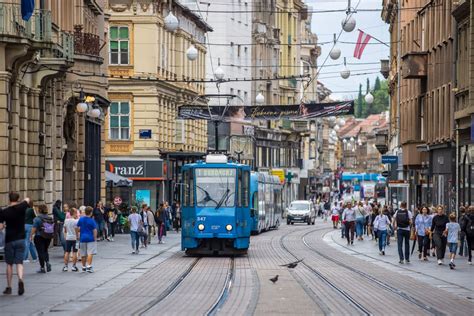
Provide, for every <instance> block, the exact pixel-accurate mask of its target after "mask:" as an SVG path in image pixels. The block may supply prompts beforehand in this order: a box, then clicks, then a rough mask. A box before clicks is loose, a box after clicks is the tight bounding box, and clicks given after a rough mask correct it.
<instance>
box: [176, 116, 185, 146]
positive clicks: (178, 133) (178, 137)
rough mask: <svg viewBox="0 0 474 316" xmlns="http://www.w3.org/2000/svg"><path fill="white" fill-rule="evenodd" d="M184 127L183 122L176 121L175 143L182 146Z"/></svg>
mask: <svg viewBox="0 0 474 316" xmlns="http://www.w3.org/2000/svg"><path fill="white" fill-rule="evenodd" d="M184 127H185V124H184V120H176V127H175V133H174V135H175V137H174V141H175V143H178V144H184V136H185V131H184Z"/></svg>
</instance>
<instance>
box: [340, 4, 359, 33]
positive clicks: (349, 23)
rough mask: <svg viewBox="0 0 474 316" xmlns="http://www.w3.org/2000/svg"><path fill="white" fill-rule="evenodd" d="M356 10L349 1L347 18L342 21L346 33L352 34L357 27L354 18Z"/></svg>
mask: <svg viewBox="0 0 474 316" xmlns="http://www.w3.org/2000/svg"><path fill="white" fill-rule="evenodd" d="M355 12H356V11H355V9H354V8H352V7H351V0H347V10H346V17H345V18H344V19H343V20H342V21H341V25H342V29H343V30H344V31H346V32H348V33H349V32H352V31H353V30H354V29H355V27H356V20H355V19H354V18H353V17H352V15H353V14H354V13H355Z"/></svg>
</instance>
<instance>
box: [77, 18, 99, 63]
mask: <svg viewBox="0 0 474 316" xmlns="http://www.w3.org/2000/svg"><path fill="white" fill-rule="evenodd" d="M74 51H75V53H76V54H79V55H90V56H95V57H100V37H99V36H98V35H95V34H91V33H85V32H83V31H82V25H75V26H74Z"/></svg>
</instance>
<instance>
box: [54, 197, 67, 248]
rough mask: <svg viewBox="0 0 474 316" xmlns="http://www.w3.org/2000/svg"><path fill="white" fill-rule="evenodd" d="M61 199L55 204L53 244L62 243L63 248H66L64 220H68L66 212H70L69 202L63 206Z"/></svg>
mask: <svg viewBox="0 0 474 316" xmlns="http://www.w3.org/2000/svg"><path fill="white" fill-rule="evenodd" d="M61 205H62V202H61V200H57V201H56V202H55V203H54V205H53V219H54V238H53V246H59V245H61V246H62V247H63V250H65V249H66V239H64V221H65V220H66V213H68V212H69V204H66V203H64V205H63V206H62V208H61Z"/></svg>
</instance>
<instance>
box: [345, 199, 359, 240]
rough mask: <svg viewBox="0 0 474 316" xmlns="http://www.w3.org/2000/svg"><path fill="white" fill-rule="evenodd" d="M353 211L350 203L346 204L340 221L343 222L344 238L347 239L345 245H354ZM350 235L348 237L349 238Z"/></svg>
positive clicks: (354, 218)
mask: <svg viewBox="0 0 474 316" xmlns="http://www.w3.org/2000/svg"><path fill="white" fill-rule="evenodd" d="M355 216H356V215H355V210H354V209H353V208H352V204H351V202H347V205H346V208H345V209H344V213H342V220H343V221H344V225H345V229H346V233H345V235H346V238H347V245H353V244H354V227H355V220H356V217H355ZM349 233H350V236H349Z"/></svg>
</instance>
